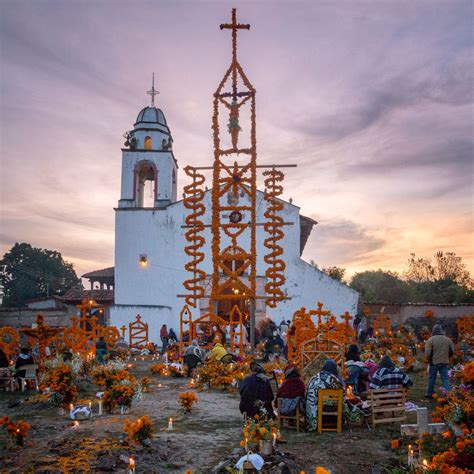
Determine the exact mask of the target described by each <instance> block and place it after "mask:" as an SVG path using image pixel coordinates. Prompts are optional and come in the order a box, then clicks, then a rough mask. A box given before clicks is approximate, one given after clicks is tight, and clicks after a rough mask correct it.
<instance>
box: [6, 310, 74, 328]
mask: <svg viewBox="0 0 474 474" xmlns="http://www.w3.org/2000/svg"><path fill="white" fill-rule="evenodd" d="M38 314H42V315H43V316H44V321H45V323H46V324H47V325H49V326H52V327H58V326H63V327H64V326H69V325H70V323H71V321H70V317H71V316H72V315H71V314H69V312H68V308H66V307H63V308H52V309H48V308H45V309H40V310H39V309H34V308H0V327H2V326H11V327H14V328H24V327H31V325H32V324H33V323H35V322H36V316H37V315H38Z"/></svg>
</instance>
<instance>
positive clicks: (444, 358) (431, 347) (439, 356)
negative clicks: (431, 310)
mask: <svg viewBox="0 0 474 474" xmlns="http://www.w3.org/2000/svg"><path fill="white" fill-rule="evenodd" d="M453 354H454V345H453V341H451V339H449V337H446V336H445V335H444V333H443V328H442V327H441V325H440V324H435V325H434V326H433V332H432V335H431V337H430V338H429V339H428V340H427V341H426V345H425V356H426V358H427V359H428V363H429V371H428V391H427V393H426V397H427V398H433V393H434V388H435V383H436V376H437V375H438V372H439V375H440V377H441V383H442V384H443V387H444V389H445V390H446V391H448V392H450V391H451V384H450V383H449V377H448V365H449V358H450V357H451V356H452V355H453Z"/></svg>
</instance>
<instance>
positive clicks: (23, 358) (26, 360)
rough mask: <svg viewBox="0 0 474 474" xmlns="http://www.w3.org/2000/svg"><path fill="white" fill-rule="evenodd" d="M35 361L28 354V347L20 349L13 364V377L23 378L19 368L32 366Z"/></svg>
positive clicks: (22, 371)
mask: <svg viewBox="0 0 474 474" xmlns="http://www.w3.org/2000/svg"><path fill="white" fill-rule="evenodd" d="M34 363H35V360H34V359H33V356H32V355H31V354H30V349H29V348H28V347H22V348H21V349H20V355H19V356H18V358H17V360H16V362H15V371H16V372H15V375H16V377H24V376H25V371H24V370H21V367H23V366H24V365H31V364H34Z"/></svg>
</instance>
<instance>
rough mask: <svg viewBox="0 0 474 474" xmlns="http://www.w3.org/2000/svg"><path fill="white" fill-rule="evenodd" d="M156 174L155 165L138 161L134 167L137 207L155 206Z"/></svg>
mask: <svg viewBox="0 0 474 474" xmlns="http://www.w3.org/2000/svg"><path fill="white" fill-rule="evenodd" d="M157 182H158V176H157V172H156V168H155V165H154V164H153V163H151V162H149V161H142V162H140V163H139V164H138V165H137V167H136V168H135V204H136V206H137V207H155V200H156V196H157Z"/></svg>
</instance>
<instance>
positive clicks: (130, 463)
mask: <svg viewBox="0 0 474 474" xmlns="http://www.w3.org/2000/svg"><path fill="white" fill-rule="evenodd" d="M128 474H135V459H133V458H128Z"/></svg>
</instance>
